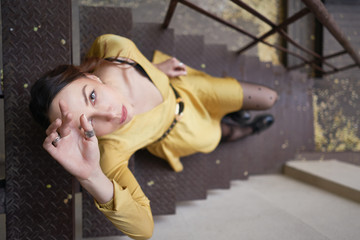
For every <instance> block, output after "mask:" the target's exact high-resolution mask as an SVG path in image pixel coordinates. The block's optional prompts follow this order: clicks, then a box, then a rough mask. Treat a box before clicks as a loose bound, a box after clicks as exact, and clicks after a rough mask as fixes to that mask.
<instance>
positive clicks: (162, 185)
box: [134, 150, 177, 215]
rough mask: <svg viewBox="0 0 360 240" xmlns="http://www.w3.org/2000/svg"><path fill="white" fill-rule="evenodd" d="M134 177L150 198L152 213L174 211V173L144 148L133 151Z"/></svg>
mask: <svg viewBox="0 0 360 240" xmlns="http://www.w3.org/2000/svg"><path fill="white" fill-rule="evenodd" d="M134 175H135V177H136V179H137V181H138V182H139V184H140V186H141V189H142V190H143V191H144V193H145V195H146V196H147V197H148V198H149V200H150V206H151V211H152V213H153V215H161V214H174V213H175V200H176V199H175V193H176V192H175V191H176V190H175V189H176V175H177V174H176V173H175V172H174V171H173V170H172V169H171V168H170V165H169V164H168V163H167V162H165V161H164V160H161V159H159V158H157V157H155V156H153V155H151V154H150V153H149V152H148V151H146V150H139V151H137V152H136V153H135V174H134Z"/></svg>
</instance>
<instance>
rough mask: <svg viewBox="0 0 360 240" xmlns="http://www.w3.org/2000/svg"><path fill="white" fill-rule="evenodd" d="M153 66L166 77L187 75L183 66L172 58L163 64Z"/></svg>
mask: <svg viewBox="0 0 360 240" xmlns="http://www.w3.org/2000/svg"><path fill="white" fill-rule="evenodd" d="M154 66H155V67H157V68H158V69H159V70H160V71H162V72H163V73H165V74H166V75H167V76H168V77H179V76H183V75H186V74H187V72H186V68H185V65H184V64H183V63H182V62H180V61H179V60H178V59H176V58H174V57H173V58H170V59H168V60H166V61H164V62H161V63H158V64H154Z"/></svg>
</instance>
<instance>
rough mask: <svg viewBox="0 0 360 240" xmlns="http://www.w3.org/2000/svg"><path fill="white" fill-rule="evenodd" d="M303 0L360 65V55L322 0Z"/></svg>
mask: <svg viewBox="0 0 360 240" xmlns="http://www.w3.org/2000/svg"><path fill="white" fill-rule="evenodd" d="M302 2H303V3H304V4H305V5H306V6H307V7H308V8H309V9H310V10H311V11H312V13H313V14H314V15H315V16H316V18H317V19H318V20H319V22H321V24H322V25H324V26H325V27H326V28H327V29H328V30H329V32H330V33H331V34H332V35H333V36H334V37H335V39H336V40H337V41H338V42H339V43H340V44H341V46H342V47H343V48H344V49H345V50H346V51H347V52H348V53H349V55H350V56H351V58H352V59H353V60H354V62H355V63H356V64H357V65H358V66H359V67H360V57H359V55H358V54H357V53H356V51H355V50H354V49H353V47H352V46H351V44H350V42H349V41H348V40H347V39H346V37H345V35H344V33H343V32H342V31H341V30H340V28H339V26H338V25H337V24H336V22H335V20H334V18H333V17H332V16H331V15H330V14H329V12H328V11H327V10H326V8H325V6H324V4H323V3H322V2H321V1H320V0H302Z"/></svg>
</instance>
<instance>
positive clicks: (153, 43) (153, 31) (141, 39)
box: [132, 23, 175, 61]
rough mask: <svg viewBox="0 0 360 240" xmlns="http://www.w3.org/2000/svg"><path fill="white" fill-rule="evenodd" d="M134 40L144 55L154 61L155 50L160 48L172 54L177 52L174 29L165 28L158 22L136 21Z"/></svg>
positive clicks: (133, 33)
mask: <svg viewBox="0 0 360 240" xmlns="http://www.w3.org/2000/svg"><path fill="white" fill-rule="evenodd" d="M132 40H133V41H134V43H135V44H136V46H137V47H138V48H139V50H140V52H141V53H142V54H144V56H145V57H146V58H147V59H149V60H150V61H152V57H153V54H154V50H160V51H162V52H163V53H166V54H168V55H170V56H172V55H174V53H175V46H174V41H175V40H174V30H173V29H163V28H162V27H161V24H157V23H135V24H134V26H133V29H132Z"/></svg>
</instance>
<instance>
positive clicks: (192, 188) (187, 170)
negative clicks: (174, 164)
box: [175, 153, 208, 201]
mask: <svg viewBox="0 0 360 240" xmlns="http://www.w3.org/2000/svg"><path fill="white" fill-rule="evenodd" d="M207 161H208V160H207V159H206V157H205V154H202V153H197V154H194V155H191V156H188V157H183V158H181V162H182V164H183V166H184V170H183V171H182V172H179V173H177V174H176V182H177V185H176V189H175V191H176V201H188V200H199V199H206V194H207V193H206V191H207V182H206V179H207V177H206V176H207V174H208V164H207Z"/></svg>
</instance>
